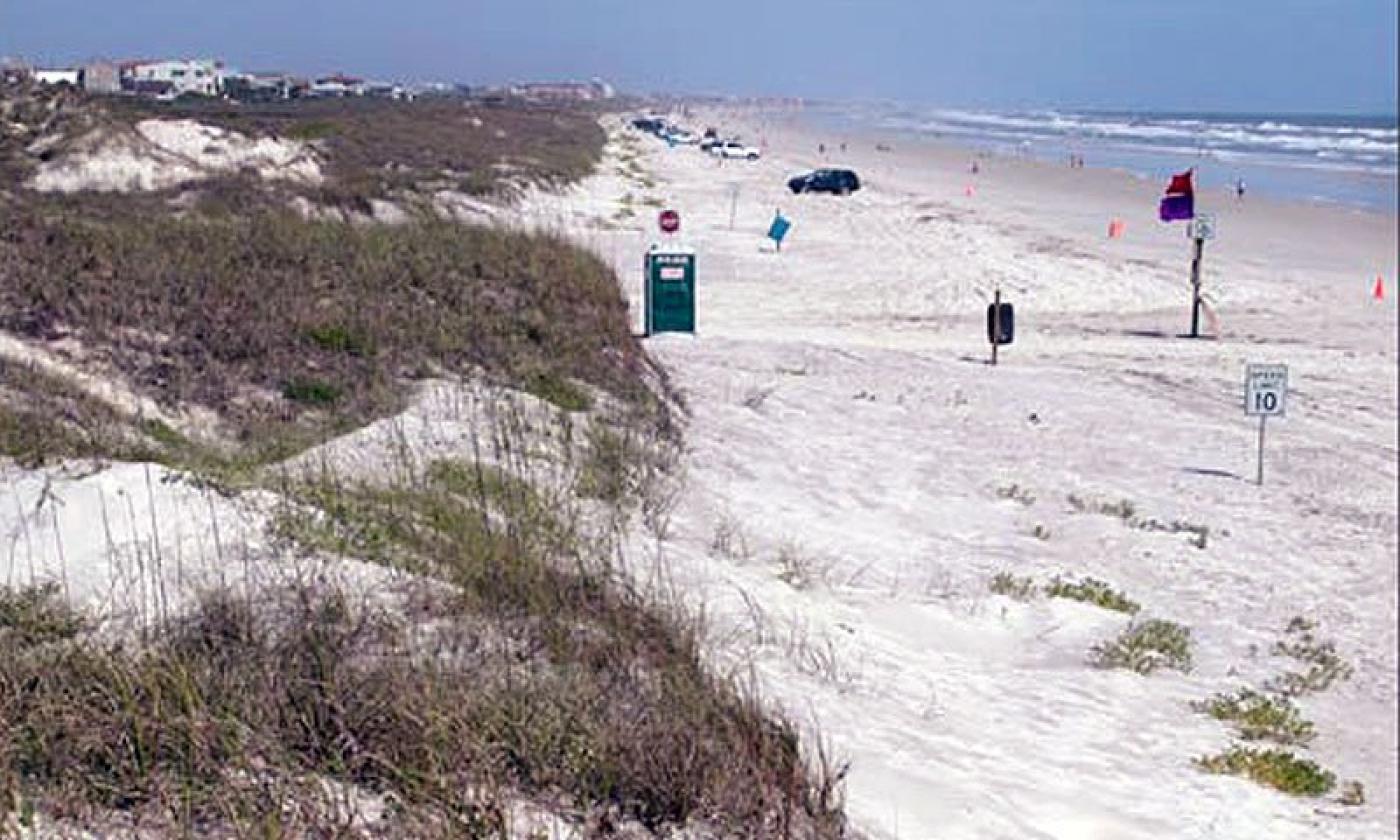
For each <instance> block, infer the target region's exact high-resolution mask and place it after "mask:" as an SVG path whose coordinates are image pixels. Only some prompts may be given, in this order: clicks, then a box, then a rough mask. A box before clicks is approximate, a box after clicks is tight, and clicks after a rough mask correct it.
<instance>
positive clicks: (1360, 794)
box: [1337, 779, 1366, 808]
mask: <svg viewBox="0 0 1400 840" xmlns="http://www.w3.org/2000/svg"><path fill="white" fill-rule="evenodd" d="M1337 801H1338V802H1339V803H1340V804H1342V805H1346V806H1347V807H1349V808H1360V807H1361V806H1362V805H1365V804H1366V786H1365V785H1363V784H1361V783H1360V782H1358V781H1356V780H1355V779H1353V780H1351V781H1349V782H1345V783H1343V784H1342V792H1341V793H1340V794H1338V796H1337Z"/></svg>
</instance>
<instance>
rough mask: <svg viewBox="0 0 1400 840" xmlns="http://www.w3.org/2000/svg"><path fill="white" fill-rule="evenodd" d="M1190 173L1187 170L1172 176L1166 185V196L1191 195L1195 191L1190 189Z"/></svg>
mask: <svg viewBox="0 0 1400 840" xmlns="http://www.w3.org/2000/svg"><path fill="white" fill-rule="evenodd" d="M1191 172H1192V170H1190V169H1188V170H1186V171H1185V172H1182V173H1180V174H1177V175H1173V176H1172V182H1171V183H1170V184H1168V185H1167V195H1191V194H1192V193H1194V192H1195V191H1194V190H1193V189H1191Z"/></svg>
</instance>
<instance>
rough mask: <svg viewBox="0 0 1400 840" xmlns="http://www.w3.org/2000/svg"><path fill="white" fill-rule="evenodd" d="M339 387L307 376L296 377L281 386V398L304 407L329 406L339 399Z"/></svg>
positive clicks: (340, 391) (340, 392)
mask: <svg viewBox="0 0 1400 840" xmlns="http://www.w3.org/2000/svg"><path fill="white" fill-rule="evenodd" d="M342 393H343V392H342V390H341V389H340V387H338V386H336V385H333V384H331V383H329V382H326V381H324V380H321V379H314V378H312V377H309V376H302V377H297V378H296V379H292V380H290V381H289V382H287V383H286V384H285V385H283V386H282V396H283V397H286V398H287V399H289V400H291V401H292V402H297V403H303V404H305V405H331V404H332V403H334V402H335V401H336V400H339V399H340V396H341V394H342Z"/></svg>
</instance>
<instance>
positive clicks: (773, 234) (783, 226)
mask: <svg viewBox="0 0 1400 840" xmlns="http://www.w3.org/2000/svg"><path fill="white" fill-rule="evenodd" d="M791 227H792V222H789V221H788V220H787V219H785V218H783V216H782V214H781V213H780V214H778V215H776V216H774V217H773V225H772V226H771V227H769V228H768V238H769V239H771V240H773V241H774V242H776V243H778V244H779V245H782V244H783V237H784V236H787V232H788V228H791Z"/></svg>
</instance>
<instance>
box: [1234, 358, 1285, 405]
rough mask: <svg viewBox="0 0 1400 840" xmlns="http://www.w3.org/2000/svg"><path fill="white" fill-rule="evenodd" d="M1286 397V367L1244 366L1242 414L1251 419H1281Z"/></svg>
mask: <svg viewBox="0 0 1400 840" xmlns="http://www.w3.org/2000/svg"><path fill="white" fill-rule="evenodd" d="M1287 397H1288V365H1246V366H1245V371H1244V413H1245V414H1247V415H1249V416H1251V417H1259V416H1263V417H1281V416H1283V407H1284V402H1285V401H1286V399H1287Z"/></svg>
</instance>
